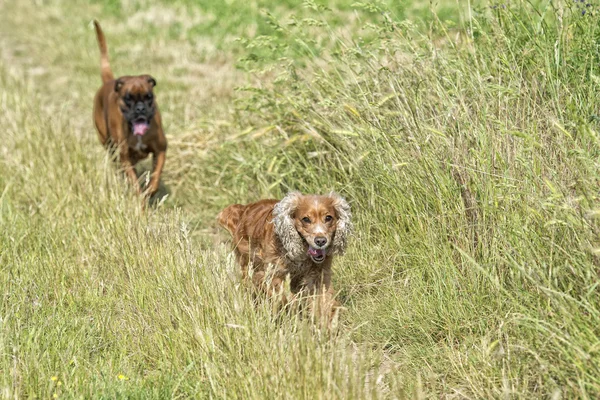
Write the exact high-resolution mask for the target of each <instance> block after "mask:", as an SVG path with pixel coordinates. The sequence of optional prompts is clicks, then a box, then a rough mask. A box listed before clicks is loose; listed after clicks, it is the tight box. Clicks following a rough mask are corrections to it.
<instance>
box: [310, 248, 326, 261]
mask: <svg viewBox="0 0 600 400" xmlns="http://www.w3.org/2000/svg"><path fill="white" fill-rule="evenodd" d="M308 255H309V256H310V258H312V260H313V261H314V262H316V263H322V262H323V260H325V256H326V255H327V250H326V249H315V248H314V247H312V246H309V247H308Z"/></svg>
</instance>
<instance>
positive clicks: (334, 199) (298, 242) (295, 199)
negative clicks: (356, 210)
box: [273, 192, 352, 264]
mask: <svg viewBox="0 0 600 400" xmlns="http://www.w3.org/2000/svg"><path fill="white" fill-rule="evenodd" d="M273 216H274V218H273V223H274V225H275V234H276V235H277V236H278V237H279V239H280V240H281V242H282V244H283V246H284V248H285V249H286V251H287V255H288V257H289V258H290V259H292V260H301V259H305V258H306V256H308V257H310V258H311V259H312V260H313V261H314V262H315V263H317V264H320V263H322V262H323V261H325V258H326V257H327V256H329V255H334V254H343V253H344V251H345V250H346V245H347V240H348V236H349V234H350V233H351V231H352V222H351V221H350V218H351V213H350V206H349V205H348V203H347V202H346V200H344V199H343V198H342V197H340V196H338V195H337V194H335V193H333V192H332V193H330V194H328V195H326V196H304V195H302V194H301V193H299V192H292V193H290V194H288V195H287V196H286V197H285V198H283V199H282V200H281V201H280V202H279V203H277V204H276V205H275V208H274V210H273Z"/></svg>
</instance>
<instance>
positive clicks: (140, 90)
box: [115, 75, 156, 136]
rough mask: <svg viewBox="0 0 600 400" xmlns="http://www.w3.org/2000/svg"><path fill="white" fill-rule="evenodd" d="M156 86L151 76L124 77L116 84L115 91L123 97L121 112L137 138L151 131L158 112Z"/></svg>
mask: <svg viewBox="0 0 600 400" xmlns="http://www.w3.org/2000/svg"><path fill="white" fill-rule="evenodd" d="M154 86H156V80H154V78H152V77H151V76H149V75H142V76H139V77H138V76H136V77H123V78H119V79H117V81H116V82H115V91H117V92H118V93H119V95H120V97H121V104H120V108H121V112H122V113H123V116H124V117H125V120H126V121H127V123H128V124H129V129H130V130H131V133H133V135H135V136H143V135H144V134H145V133H146V132H148V129H150V123H151V122H152V118H154V113H155V112H156V103H155V102H154V93H153V92H152V89H153V88H154Z"/></svg>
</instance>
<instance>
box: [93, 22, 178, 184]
mask: <svg viewBox="0 0 600 400" xmlns="http://www.w3.org/2000/svg"><path fill="white" fill-rule="evenodd" d="M94 26H95V27H96V37H97V39H98V46H99V47H100V62H101V76H102V87H101V88H100V89H99V90H98V92H97V93H96V97H95V98H94V122H95V124H96V128H97V129H98V135H99V137H100V142H102V144H103V145H104V146H105V147H107V148H109V147H112V146H116V149H117V150H118V152H119V158H120V161H121V165H122V167H123V169H124V171H125V174H126V175H127V177H128V178H129V180H130V181H131V182H132V184H134V185H135V188H136V190H137V191H138V193H139V192H140V187H139V184H138V181H137V176H136V174H135V169H134V165H135V164H136V163H137V162H138V161H140V160H142V159H144V158H146V157H148V154H149V153H152V164H153V171H152V175H151V178H150V184H149V186H148V188H147V193H148V194H149V195H152V194H154V193H156V191H157V190H158V184H159V182H160V175H161V173H162V169H163V166H164V164H165V157H166V151H167V139H166V137H165V133H164V132H163V129H162V123H161V118H160V112H159V111H158V106H157V104H156V100H155V99H154V94H153V93H152V89H153V88H154V86H156V80H155V79H154V78H153V77H151V76H150V75H139V76H122V77H120V78H118V79H115V78H114V75H113V73H112V70H111V69H110V64H109V62H108V49H107V46H106V40H105V39H104V33H103V32H102V29H101V28H100V24H99V23H98V21H94Z"/></svg>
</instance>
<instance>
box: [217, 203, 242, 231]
mask: <svg viewBox="0 0 600 400" xmlns="http://www.w3.org/2000/svg"><path fill="white" fill-rule="evenodd" d="M245 208H246V206H244V205H241V204H232V205H230V206H228V207H227V208H225V209H224V210H223V211H221V212H220V213H219V215H217V221H219V224H220V225H221V226H222V227H223V228H225V229H227V230H228V231H229V233H231V235H234V234H235V231H236V230H237V226H238V225H239V223H240V218H241V216H242V213H243V212H244V209H245Z"/></svg>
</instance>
